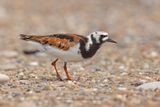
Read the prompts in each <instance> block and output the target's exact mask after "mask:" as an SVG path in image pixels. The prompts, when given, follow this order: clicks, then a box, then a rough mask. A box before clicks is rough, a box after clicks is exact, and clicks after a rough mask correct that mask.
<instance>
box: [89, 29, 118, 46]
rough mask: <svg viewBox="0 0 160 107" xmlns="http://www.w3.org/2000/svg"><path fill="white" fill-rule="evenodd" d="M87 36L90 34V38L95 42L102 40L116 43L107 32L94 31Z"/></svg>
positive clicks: (102, 41)
mask: <svg viewBox="0 0 160 107" xmlns="http://www.w3.org/2000/svg"><path fill="white" fill-rule="evenodd" d="M89 36H91V38H92V39H94V40H95V42H96V43H100V44H101V43H104V42H112V43H117V42H116V41H114V40H112V39H110V38H109V36H108V33H107V32H102V31H96V32H93V33H91V34H90V35H89Z"/></svg>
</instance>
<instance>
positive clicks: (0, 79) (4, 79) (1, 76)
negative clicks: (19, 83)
mask: <svg viewBox="0 0 160 107" xmlns="http://www.w3.org/2000/svg"><path fill="white" fill-rule="evenodd" d="M7 81H9V77H8V76H7V75H4V74H0V83H4V82H7Z"/></svg>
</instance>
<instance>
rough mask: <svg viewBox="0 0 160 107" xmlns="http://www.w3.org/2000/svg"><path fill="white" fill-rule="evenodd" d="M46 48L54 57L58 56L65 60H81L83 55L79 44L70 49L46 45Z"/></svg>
mask: <svg viewBox="0 0 160 107" xmlns="http://www.w3.org/2000/svg"><path fill="white" fill-rule="evenodd" d="M44 49H45V50H46V51H47V52H49V53H50V54H51V55H53V56H54V57H57V58H59V59H61V60H64V61H80V60H82V59H83V58H82V56H81V54H80V52H78V51H79V44H77V45H75V46H74V47H71V48H69V50H66V51H65V50H62V49H57V48H54V47H51V46H48V45H46V46H44Z"/></svg>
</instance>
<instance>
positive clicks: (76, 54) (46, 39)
mask: <svg viewBox="0 0 160 107" xmlns="http://www.w3.org/2000/svg"><path fill="white" fill-rule="evenodd" d="M20 36H21V39H23V40H26V41H33V42H36V43H38V44H40V45H41V46H42V47H43V48H44V50H45V51H47V52H50V53H51V54H53V55H54V57H56V58H57V59H56V60H54V61H53V62H52V63H51V64H52V66H53V67H54V69H55V71H56V75H57V78H58V79H59V80H62V78H61V76H60V75H59V73H58V70H57V67H56V62H57V61H58V60H59V59H61V60H63V61H64V71H65V74H66V77H67V80H71V76H70V75H69V73H68V70H67V62H68V61H80V60H83V59H89V58H91V57H92V56H94V55H95V53H96V52H97V50H98V49H99V48H100V47H101V45H102V44H103V43H105V42H112V43H117V42H116V41H114V40H112V39H110V38H109V36H108V33H107V32H100V31H97V32H93V33H91V34H89V35H88V36H82V35H77V34H53V35H26V34H20Z"/></svg>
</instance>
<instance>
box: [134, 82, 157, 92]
mask: <svg viewBox="0 0 160 107" xmlns="http://www.w3.org/2000/svg"><path fill="white" fill-rule="evenodd" d="M136 88H137V89H144V90H155V89H160V82H149V83H144V84H142V85H140V86H138V87H136Z"/></svg>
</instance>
